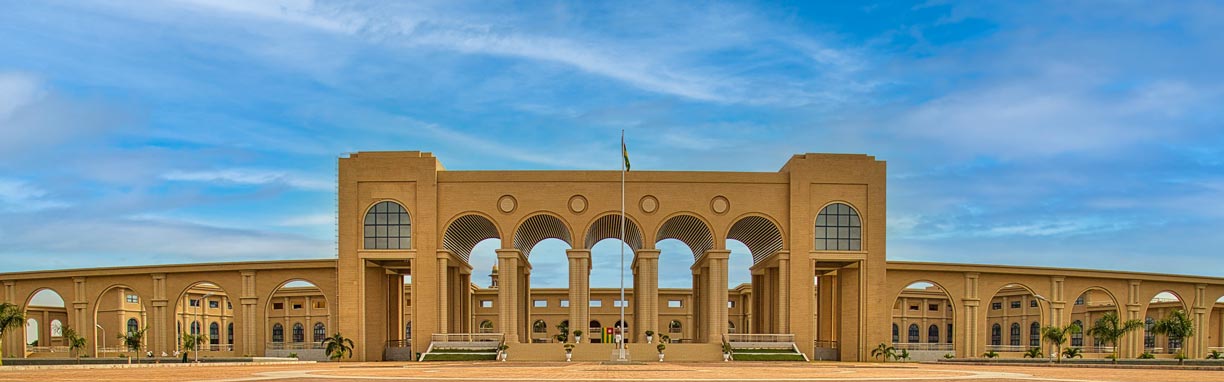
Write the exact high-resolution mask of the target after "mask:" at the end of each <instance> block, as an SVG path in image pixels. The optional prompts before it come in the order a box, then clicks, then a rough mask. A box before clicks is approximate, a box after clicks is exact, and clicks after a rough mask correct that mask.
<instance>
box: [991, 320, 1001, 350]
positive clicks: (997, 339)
mask: <svg viewBox="0 0 1224 382" xmlns="http://www.w3.org/2000/svg"><path fill="white" fill-rule="evenodd" d="M990 344H991V345H994V346H999V345H1002V344H1003V327H1002V326H999V324H994V326H991V327H990Z"/></svg>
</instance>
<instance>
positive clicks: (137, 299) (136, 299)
mask: <svg viewBox="0 0 1224 382" xmlns="http://www.w3.org/2000/svg"><path fill="white" fill-rule="evenodd" d="M127 302H129V303H132V304H136V303H139V302H140V297H137V296H136V295H134V294H129V295H127Z"/></svg>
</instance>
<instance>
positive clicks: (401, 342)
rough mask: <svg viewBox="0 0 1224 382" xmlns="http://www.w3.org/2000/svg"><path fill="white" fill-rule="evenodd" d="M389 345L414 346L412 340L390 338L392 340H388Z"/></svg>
mask: <svg viewBox="0 0 1224 382" xmlns="http://www.w3.org/2000/svg"><path fill="white" fill-rule="evenodd" d="M387 347H389V348H410V347H412V340H390V341H387Z"/></svg>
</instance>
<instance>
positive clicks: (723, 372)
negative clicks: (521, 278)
mask: <svg viewBox="0 0 1224 382" xmlns="http://www.w3.org/2000/svg"><path fill="white" fill-rule="evenodd" d="M309 379H320V380H326V381H368V380H411V381H565V382H578V381H609V382H611V381H618V382H619V381H669V382H670V381H949V380H973V381H1060V382H1077V381H1119V382H1130V381H1135V382H1140V381H1142V382H1148V381H1170V382H1178V381H1186V382H1191V381H1193V382H1207V381H1221V382H1224V371H1196V370H1146V369H1109V368H1060V367H1031V366H1029V367H1025V366H972V365H943V364H940V365H925V364H907V365H882V364H854V363H808V364H803V363H785V364H782V363H755V362H732V363H722V362H717V363H653V362H648V363H643V364H640V365H600V364H598V363H577V362H575V363H517V362H507V363H502V362H439V363H432V362H431V363H392V362H381V363H341V364H334V363H318V364H302V365H233V366H221V365H207V364H206V365H202V366H188V367H181V366H180V367H165V366H162V367H141V368H88V369H86V368H59V369H40V370H14V369H11V368H7V367H6V368H0V381H38V382H45V381H89V382H103V381H215V382H222V381H226V382H229V381H234V382H237V381H297V380H309Z"/></svg>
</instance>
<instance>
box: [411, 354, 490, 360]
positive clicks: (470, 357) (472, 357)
mask: <svg viewBox="0 0 1224 382" xmlns="http://www.w3.org/2000/svg"><path fill="white" fill-rule="evenodd" d="M495 358H497V356H496V355H494V354H426V355H425V359H422V361H492V360H494V359H495Z"/></svg>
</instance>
